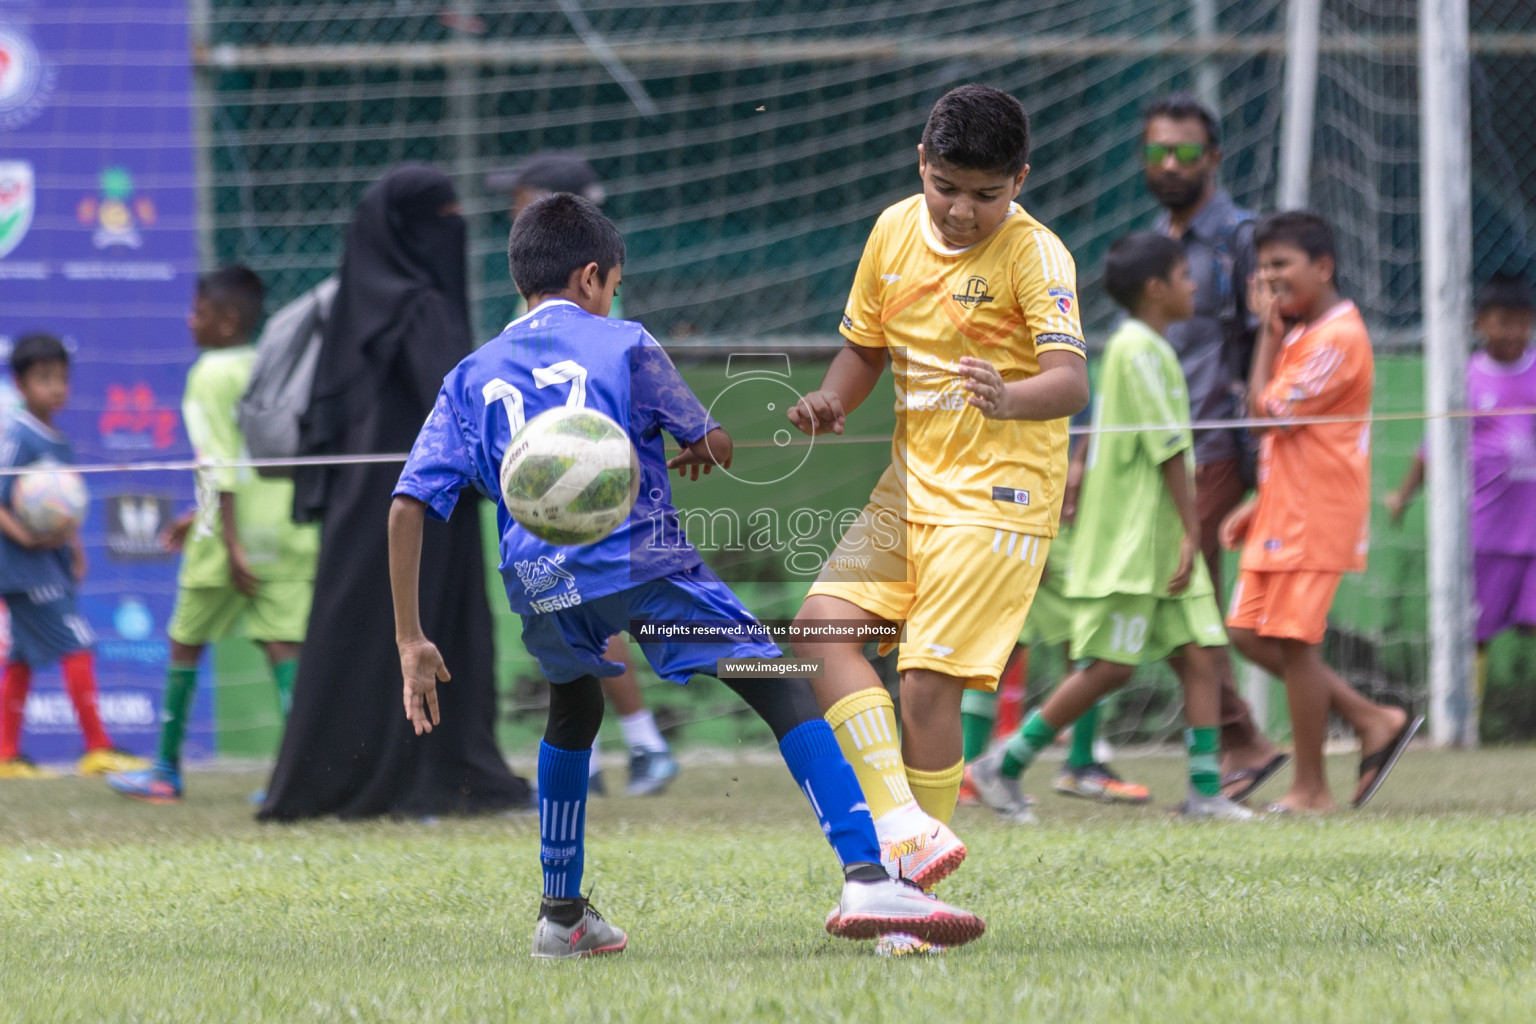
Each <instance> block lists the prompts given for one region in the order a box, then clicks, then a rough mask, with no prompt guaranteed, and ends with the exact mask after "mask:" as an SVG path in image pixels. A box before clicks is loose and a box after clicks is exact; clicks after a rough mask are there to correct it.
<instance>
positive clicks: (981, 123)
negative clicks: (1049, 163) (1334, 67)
mask: <svg viewBox="0 0 1536 1024" xmlns="http://www.w3.org/2000/svg"><path fill="white" fill-rule="evenodd" d="M1028 158H1029V118H1028V116H1027V115H1026V114H1025V113H1024V109H1023V107H1021V106H1020V105H1019V102H1018V101H1017V100H1015V99H1014V98H1013V97H1012V96H1009V95H1008V94H1007V93H1004V92H1000V91H998V90H996V89H992V88H988V87H986V86H980V85H966V86H961V87H960V88H958V89H955V90H953V91H951V92H949V93H947V94H946V95H944V96H943V97H942V98H940V100H939V101H938V103H937V104H935V105H934V108H933V112H932V113H931V114H930V115H929V117H928V124H927V126H926V127H925V128H924V129H923V138H922V145H920V146H919V147H918V164H917V166H918V173H919V174H920V176H921V177H922V181H923V192H922V194H921V195H918V196H913V197H912V198H910V199H907V200H904V201H902V202H900V203H897V204H896V205H895V206H892V207H890V208H889V209H887V210H886V211H885V212H884V213H883V214H881V215H880V219H879V220H878V221H877V222H876V224H875V228H874V231H873V232H872V233H871V234H870V238H869V242H868V243H867V244H866V246H865V248H864V256H863V259H862V260H860V262H859V269H858V273H857V275H856V277H855V279H854V284H853V290H852V294H851V295H850V296H849V299H848V306H847V310H846V313H845V315H844V317H843V324H842V333H843V336H844V338H845V339H846V340H847V344H846V345H844V347H843V348H842V350H841V351H840V352H838V354H837V356H836V357H835V358H834V359H833V361H832V365H831V367H830V368H828V370H827V375H826V378H825V379H824V380H823V381H822V385H821V388H820V389H819V390H817V391H813V392H811V393H810V394H808V395H806V396H805V397H804V398H803V399H801V400H800V402H799V403H798V404H797V405H796V407H795V408H794V409H793V410H791V412H790V414H789V418H790V420H791V422H793V423H794V424H795V425H796V426H797V427H799V428H800V429H801V430H803V431H805V432H806V433H809V434H813V435H814V434H817V433H823V432H826V431H831V432H833V433H838V434H840V433H842V432H843V426H844V421H845V417H846V415H847V414H848V413H849V412H852V411H853V410H854V409H856V408H857V407H858V406H859V404H860V403H862V402H863V401H864V399H865V398H867V397H868V396H869V393H870V391H871V390H872V389H873V388H874V386H875V383H876V381H878V380H879V378H880V374H881V372H882V371H883V370H884V369H885V365H886V363H887V361H889V362H890V364H891V372H892V376H893V378H894V383H895V391H896V434H895V437H894V438H893V441H892V445H891V455H892V465H891V468H890V469H888V470H886V472H885V474H884V475H883V476H882V477H881V478H880V482H879V483H878V484H876V486H875V490H874V493H873V494H872V495H871V496H870V500H869V504H868V505H867V506H866V507H865V509H864V510H863V512H862V513H861V515H860V517H859V519H858V520H857V521H856V522H854V523H853V524H852V525H851V526H849V528H848V530H847V532H846V533H845V534H844V536H843V539H842V541H841V543H840V544H839V545H838V548H837V550H836V551H835V552H834V553H833V555H832V557H831V558H829V559H828V562H827V565H826V567H825V568H824V569H823V570H822V572H821V575H820V576H819V577H818V579H817V581H816V583H815V585H814V586H813V587H812V588H811V591H810V595H809V596H808V597H807V598H806V601H805V604H804V605H803V606H802V608H801V610H800V614H799V616H798V618H797V619H796V624H797V626H798V627H799V629H798V634H799V636H801V637H802V638H803V639H802V640H801V642H799V643H797V644H796V653H797V655H799V656H800V657H807V658H821V659H823V661H824V668H823V675H822V677H821V678H818V679H816V680H814V683H815V686H816V695H817V698H818V700H819V701H820V702H821V706H822V709H823V711H824V712H825V713H826V716H827V721H828V722H829V723H830V724H831V726H832V728H833V731H834V733H835V734H836V736H837V738H838V742H839V743H840V744H841V745H842V748H843V751H844V753H845V755H846V756H847V758H848V760H849V762H850V763H852V765H853V768H854V771H855V772H856V773H857V774H858V776H859V781H860V783H861V784H862V786H863V788H864V796H865V799H866V800H867V801H868V802H869V808H870V812H871V814H872V815H873V817H874V819H875V829H876V831H877V832H878V833H879V837H880V840H881V847H882V849H881V855H882V859H883V860H884V861H885V864H886V867H887V869H888V870H890V871H891V872H892V874H897V875H900V876H901V877H904V878H908V879H910V880H911V881H913V882H916V883H917V884H918V885H922V886H925V887H927V886H931V885H933V884H934V883H935V882H937V881H938V880H939V879H940V878H943V877H944V876H945V875H947V874H949V873H950V872H951V871H953V870H954V869H955V868H956V867H957V866H959V864H960V862H961V861H962V860H963V859H964V858H965V847H964V846H963V845H962V844H961V843H960V841H959V839H957V838H956V837H955V835H954V833H953V832H951V831H950V830H949V827H948V825H947V824H946V823H947V822H948V820H949V817H950V815H951V814H952V813H953V811H954V807H955V797H956V794H957V793H958V791H959V787H960V777H961V771H962V760H961V729H960V697H961V694H962V693H963V692H964V691H965V690H966V689H967V688H970V689H982V690H990V689H994V688H996V686H997V679H998V674H999V673H1000V672H1001V670H1002V668H1003V665H1004V663H1005V662H1006V661H1007V658H1008V654H1009V652H1010V651H1012V649H1013V644H1014V640H1015V639H1016V638H1017V637H1018V635H1019V629H1020V627H1021V626H1023V624H1024V616H1025V614H1026V613H1027V612H1028V611H1029V605H1030V601H1031V599H1032V597H1033V595H1034V592H1035V588H1036V586H1037V585H1038V583H1039V581H1040V573H1041V570H1042V569H1043V568H1044V567H1045V559H1046V554H1047V552H1048V551H1049V549H1050V543H1051V538H1052V537H1053V536H1055V534H1056V526H1057V521H1058V520H1059V518H1060V514H1061V501H1062V492H1063V488H1064V485H1065V482H1066V474H1067V418H1068V417H1070V416H1072V415H1073V414H1075V413H1077V412H1078V411H1080V410H1081V409H1082V408H1083V407H1084V406H1085V405H1086V404H1087V402H1088V368H1087V361H1086V349H1085V347H1084V345H1083V340H1082V338H1083V332H1082V327H1081V326H1080V324H1079V320H1078V311H1077V273H1076V268H1075V266H1074V264H1073V261H1072V257H1071V255H1070V254H1069V253H1068V252H1067V250H1066V247H1065V246H1063V245H1062V244H1061V242H1060V240H1059V239H1057V237H1056V236H1055V235H1054V234H1052V233H1051V232H1050V231H1049V230H1048V229H1047V228H1046V227H1045V226H1044V225H1042V224H1041V223H1040V222H1039V221H1037V220H1035V219H1034V218H1033V217H1031V216H1030V215H1029V214H1028V213H1026V212H1024V210H1023V209H1021V208H1020V207H1019V206H1018V205H1017V204H1016V203H1014V202H1013V200H1014V198H1015V197H1016V196H1018V194H1019V191H1020V189H1022V188H1023V186H1024V179H1025V177H1026V176H1027V175H1028V173H1029V165H1028ZM828 621H837V622H841V623H851V622H858V623H864V624H868V625H871V626H873V625H876V624H879V623H884V622H902V623H905V626H906V631H905V634H904V636H903V639H902V643H901V653H900V657H899V658H898V661H897V668H898V669H899V670H900V672H901V740H900V746H899V747H898V745H897V741H896V736H897V730H896V721H895V709H894V707H893V705H892V702H891V699H890V697H889V696H888V695H887V693H886V691H885V689H884V688H883V687H882V686H881V685H880V681H879V679H878V677H877V676H876V675H875V672H874V669H873V668H871V667H870V665H869V663H868V662H867V661H866V660H865V659H864V657H863V655H862V647H861V645H860V643H858V642H851V641H849V640H847V639H838V640H833V639H819V638H818V626H821V624H823V623H826V622H828ZM822 635H825V634H822Z"/></svg>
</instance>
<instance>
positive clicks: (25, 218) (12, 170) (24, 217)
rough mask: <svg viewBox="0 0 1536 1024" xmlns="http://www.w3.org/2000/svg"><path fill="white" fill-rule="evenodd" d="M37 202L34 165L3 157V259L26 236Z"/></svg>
mask: <svg viewBox="0 0 1536 1024" xmlns="http://www.w3.org/2000/svg"><path fill="white" fill-rule="evenodd" d="M36 205H37V186H36V184H35V182H34V181H33V178H32V165H31V164H29V163H27V162H26V161H25V160H0V259H4V258H5V257H6V256H8V255H9V254H10V252H11V250H12V249H15V248H16V247H17V246H18V245H20V244H21V240H22V239H23V238H26V237H27V229H28V228H30V227H31V226H32V211H33V209H34V208H35V207H36Z"/></svg>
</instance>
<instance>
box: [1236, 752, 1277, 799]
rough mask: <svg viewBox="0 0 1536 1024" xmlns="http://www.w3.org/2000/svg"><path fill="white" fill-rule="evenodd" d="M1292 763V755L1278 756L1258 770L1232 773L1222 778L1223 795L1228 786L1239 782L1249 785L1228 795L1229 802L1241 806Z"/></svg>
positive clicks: (1241, 769) (1242, 769)
mask: <svg viewBox="0 0 1536 1024" xmlns="http://www.w3.org/2000/svg"><path fill="white" fill-rule="evenodd" d="M1290 761H1291V755H1290V754H1276V755H1275V756H1274V757H1272V758H1270V759H1269V762H1268V763H1267V764H1264V765H1262V766H1260V767H1258V768H1239V769H1238V770H1237V771H1235V772H1231V773H1229V774H1227V775H1224V776H1222V779H1221V790H1222V792H1223V793H1226V790H1227V787H1228V786H1232V785H1236V784H1237V783H1239V782H1246V783H1248V785H1246V786H1244V787H1243V788H1242V789H1240V790H1238V791H1237V792H1236V793H1227V799H1228V800H1231V801H1232V802H1233V803H1235V804H1240V803H1242V802H1243V801H1244V800H1247V799H1248V798H1249V797H1251V796H1253V794H1255V793H1257V792H1258V791H1259V787H1260V786H1262V785H1264V783H1266V782H1268V781H1269V780H1270V779H1272V778H1274V777H1275V773H1276V772H1278V771H1279V770H1280V769H1281V768H1284V767H1285V766H1286V765H1287V764H1289V763H1290Z"/></svg>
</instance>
